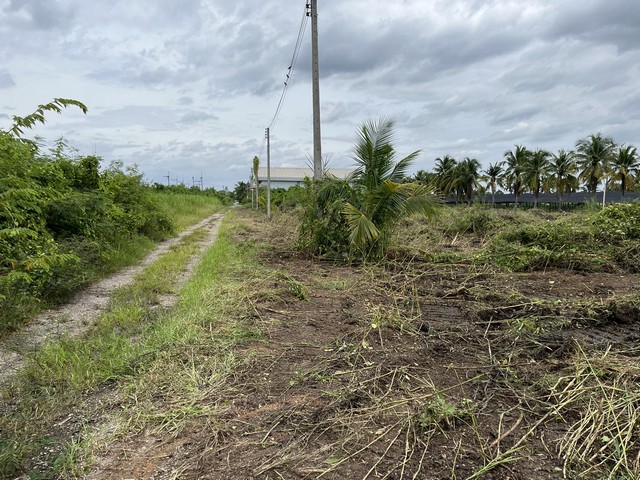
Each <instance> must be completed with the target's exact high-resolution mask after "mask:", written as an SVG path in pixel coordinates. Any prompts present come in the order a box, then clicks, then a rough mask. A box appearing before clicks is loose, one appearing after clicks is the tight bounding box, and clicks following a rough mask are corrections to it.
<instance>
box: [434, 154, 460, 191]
mask: <svg viewBox="0 0 640 480" xmlns="http://www.w3.org/2000/svg"><path fill="white" fill-rule="evenodd" d="M457 164H458V162H456V160H455V158H453V157H451V156H449V155H445V156H444V157H438V158H436V166H435V167H434V169H433V173H434V174H435V177H436V183H435V187H436V188H437V189H438V190H439V191H440V192H441V193H442V194H443V195H444V196H445V197H446V196H448V195H449V192H450V190H451V187H450V184H451V180H452V179H453V171H454V169H455V168H456V165H457Z"/></svg>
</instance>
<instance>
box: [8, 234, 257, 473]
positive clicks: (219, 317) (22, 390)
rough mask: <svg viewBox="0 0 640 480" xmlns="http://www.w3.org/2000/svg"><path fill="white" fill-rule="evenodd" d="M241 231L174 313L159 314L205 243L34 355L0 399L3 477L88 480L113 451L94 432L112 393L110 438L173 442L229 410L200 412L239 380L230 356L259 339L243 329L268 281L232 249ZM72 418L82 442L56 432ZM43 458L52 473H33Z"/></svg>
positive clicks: (187, 245) (176, 255)
mask: <svg viewBox="0 0 640 480" xmlns="http://www.w3.org/2000/svg"><path fill="white" fill-rule="evenodd" d="M235 228H237V227H234V226H233V225H231V226H230V225H229V224H228V223H225V224H223V227H222V229H221V231H220V236H219V239H218V241H217V242H216V244H215V245H214V246H213V247H212V248H211V249H210V250H209V251H208V252H207V253H206V254H205V255H204V257H203V258H202V261H201V263H200V264H199V266H198V268H197V270H196V272H195V274H194V276H193V277H192V278H191V279H190V280H189V281H188V283H187V284H186V285H185V286H184V288H183V289H182V290H181V292H180V299H179V302H178V304H177V305H176V306H174V307H173V308H171V309H168V310H167V309H164V308H162V307H155V306H154V305H155V302H156V300H157V295H158V294H160V293H167V292H171V291H172V286H171V282H170V280H169V279H171V278H173V277H175V275H177V274H178V273H179V272H180V271H181V270H182V269H183V268H184V265H185V264H186V262H188V260H189V258H190V257H191V255H192V254H193V251H194V248H195V247H194V241H195V240H197V238H198V233H194V234H192V235H190V236H189V237H187V238H186V239H185V240H183V241H182V242H181V243H180V244H179V245H178V246H177V247H175V248H174V249H173V250H172V251H170V252H168V253H167V254H165V255H164V256H163V257H161V258H160V259H159V260H158V261H157V262H156V263H155V264H153V265H151V266H149V267H148V268H147V269H146V270H145V271H144V272H143V273H142V274H141V275H139V276H138V277H137V278H136V280H135V282H134V284H133V285H131V286H128V287H123V288H122V289H120V290H118V291H117V292H115V294H114V295H113V296H112V300H111V305H110V307H109V309H108V311H107V312H105V314H104V315H103V316H102V317H101V319H100V321H99V323H98V325H97V326H96V327H95V328H92V329H91V330H90V331H89V332H88V333H87V334H86V335H85V336H83V337H82V338H69V339H65V340H62V341H59V342H53V343H50V344H47V345H45V346H44V347H42V348H41V349H40V350H39V351H37V352H35V353H34V355H33V356H32V358H31V359H30V361H29V362H28V365H27V366H26V367H25V369H24V370H23V371H22V372H21V373H20V374H19V375H18V376H17V377H16V378H15V379H14V381H13V383H12V385H9V386H8V387H5V388H3V389H2V390H1V391H0V407H2V408H7V411H8V413H7V414H4V415H3V416H2V418H0V476H2V477H11V476H18V475H20V474H27V475H28V476H29V478H37V477H38V476H39V478H76V477H77V476H81V474H82V472H84V471H85V468H86V467H87V465H90V463H91V451H92V448H93V446H94V445H95V444H98V443H100V442H101V441H106V440H105V439H104V438H101V437H100V435H99V434H98V433H97V431H96V430H95V427H92V426H90V425H89V424H90V423H91V420H90V419H92V418H94V417H97V416H99V415H103V406H102V404H103V400H101V398H102V395H103V394H104V393H105V392H111V393H110V394H109V395H108V397H109V398H115V399H117V400H115V402H116V403H117V405H118V407H117V408H115V409H114V412H115V413H114V414H113V417H114V418H113V420H114V421H115V422H116V424H117V428H116V429H115V433H111V435H125V434H130V433H132V432H136V431H139V430H140V429H142V428H143V427H150V428H154V429H156V430H158V431H162V432H165V433H166V434H171V435H173V434H176V433H178V432H179V431H181V430H182V429H183V428H185V426H187V425H188V424H189V422H192V421H194V420H195V419H199V418H202V417H207V416H210V415H212V414H213V413H214V412H215V411H217V410H219V409H222V408H224V405H223V404H220V405H217V404H214V405H211V404H208V405H205V406H202V405H199V404H198V402H199V401H200V400H201V399H202V398H203V397H204V396H206V395H208V394H210V393H211V391H212V390H215V391H219V390H221V389H222V388H223V386H224V382H225V379H226V378H227V376H228V375H230V374H231V373H232V372H233V370H234V368H235V367H236V364H237V359H236V358H235V356H234V353H233V350H232V347H234V346H236V345H238V344H241V343H245V342H250V341H255V340H256V339H258V338H260V332H258V331H256V330H255V329H254V328H252V327H251V326H248V325H247V324H246V322H245V318H246V317H247V316H248V308H249V305H250V303H249V302H248V301H247V297H246V296H247V295H248V293H247V292H248V291H256V290H258V289H259V288H260V284H261V282H262V281H263V279H264V277H265V276H266V274H264V273H263V272H262V270H261V268H260V267H259V265H258V264H257V261H256V255H255V252H256V247H255V246H254V245H253V244H251V245H242V244H237V243H233V242H231V241H230V240H229V235H231V233H232V232H233V230H234V229H235ZM248 287H251V288H248ZM69 412H72V414H73V416H74V418H81V419H83V421H84V422H86V423H87V424H86V425H84V426H80V427H78V428H80V433H79V434H70V432H68V431H65V430H64V428H58V427H57V425H59V424H60V420H61V419H64V418H65V417H66V415H67V414H68V413H69ZM36 456H39V458H40V459H41V460H42V459H43V460H44V464H45V465H46V467H44V468H43V467H39V466H37V465H35V464H33V462H32V461H31V459H32V458H34V457H36Z"/></svg>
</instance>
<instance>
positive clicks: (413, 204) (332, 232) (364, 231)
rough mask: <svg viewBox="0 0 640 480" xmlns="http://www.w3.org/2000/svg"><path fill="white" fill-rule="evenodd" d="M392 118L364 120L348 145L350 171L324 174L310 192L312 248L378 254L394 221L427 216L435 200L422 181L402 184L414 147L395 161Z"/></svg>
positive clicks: (335, 251)
mask: <svg viewBox="0 0 640 480" xmlns="http://www.w3.org/2000/svg"><path fill="white" fill-rule="evenodd" d="M392 141H393V122H392V121H391V120H389V119H385V118H382V119H380V120H379V121H377V122H374V121H369V122H366V123H364V124H363V125H362V126H361V127H360V130H359V131H358V138H357V141H356V143H355V145H354V148H353V159H354V161H355V162H356V169H355V171H354V172H353V173H352V174H351V175H350V176H349V177H348V178H347V179H345V180H338V179H331V178H329V179H325V180H323V182H322V183H321V184H320V185H319V187H318V189H317V190H316V193H315V202H314V205H313V206H312V208H313V209H314V212H315V213H314V214H311V215H308V220H307V224H306V225H307V226H310V227H307V226H304V225H303V230H305V229H306V230H307V231H309V232H310V233H311V235H312V236H313V237H314V238H315V239H317V240H318V241H316V242H315V244H314V245H315V248H316V251H320V252H328V251H333V252H334V253H339V254H346V253H349V254H350V255H354V254H355V255H356V256H357V257H359V258H366V257H372V256H380V255H383V254H384V252H385V249H386V248H387V246H388V244H389V240H390V234H391V232H392V229H393V226H394V225H395V224H396V222H397V221H398V220H400V219H401V218H403V217H405V216H407V215H413V214H423V215H432V214H434V213H435V207H436V204H437V200H436V197H434V196H433V195H432V194H431V193H430V191H429V189H428V187H427V186H425V185H420V184H418V183H404V182H406V177H407V173H408V170H409V168H410V166H411V163H412V162H413V161H414V160H415V158H416V157H417V156H418V154H419V152H417V151H416V152H413V153H411V154H409V155H407V156H406V157H404V158H402V159H400V160H398V161H396V155H395V149H394V147H393V144H392Z"/></svg>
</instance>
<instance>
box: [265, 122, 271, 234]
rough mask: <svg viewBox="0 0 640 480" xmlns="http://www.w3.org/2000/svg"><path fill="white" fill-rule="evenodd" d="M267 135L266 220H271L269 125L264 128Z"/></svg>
mask: <svg viewBox="0 0 640 480" xmlns="http://www.w3.org/2000/svg"><path fill="white" fill-rule="evenodd" d="M266 136H267V221H268V222H269V221H271V145H270V138H269V127H267V129H266Z"/></svg>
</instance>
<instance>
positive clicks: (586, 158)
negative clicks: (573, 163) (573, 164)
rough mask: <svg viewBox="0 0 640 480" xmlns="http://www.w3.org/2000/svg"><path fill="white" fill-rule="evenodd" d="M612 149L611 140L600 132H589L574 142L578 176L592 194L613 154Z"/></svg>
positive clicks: (613, 145) (613, 146) (613, 147)
mask: <svg viewBox="0 0 640 480" xmlns="http://www.w3.org/2000/svg"><path fill="white" fill-rule="evenodd" d="M614 149H615V144H614V143H613V140H612V139H611V138H609V137H604V136H603V135H602V133H597V134H591V135H589V136H588V137H587V138H583V139H581V140H578V142H577V143H576V158H577V160H578V167H579V168H580V174H579V177H580V179H581V180H582V181H584V182H585V183H586V185H587V190H588V191H589V192H591V193H593V194H594V195H595V193H596V189H597V188H598V183H599V182H600V180H601V179H602V177H604V175H605V172H606V170H607V168H608V165H609V162H610V161H611V159H612V157H613V155H614Z"/></svg>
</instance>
